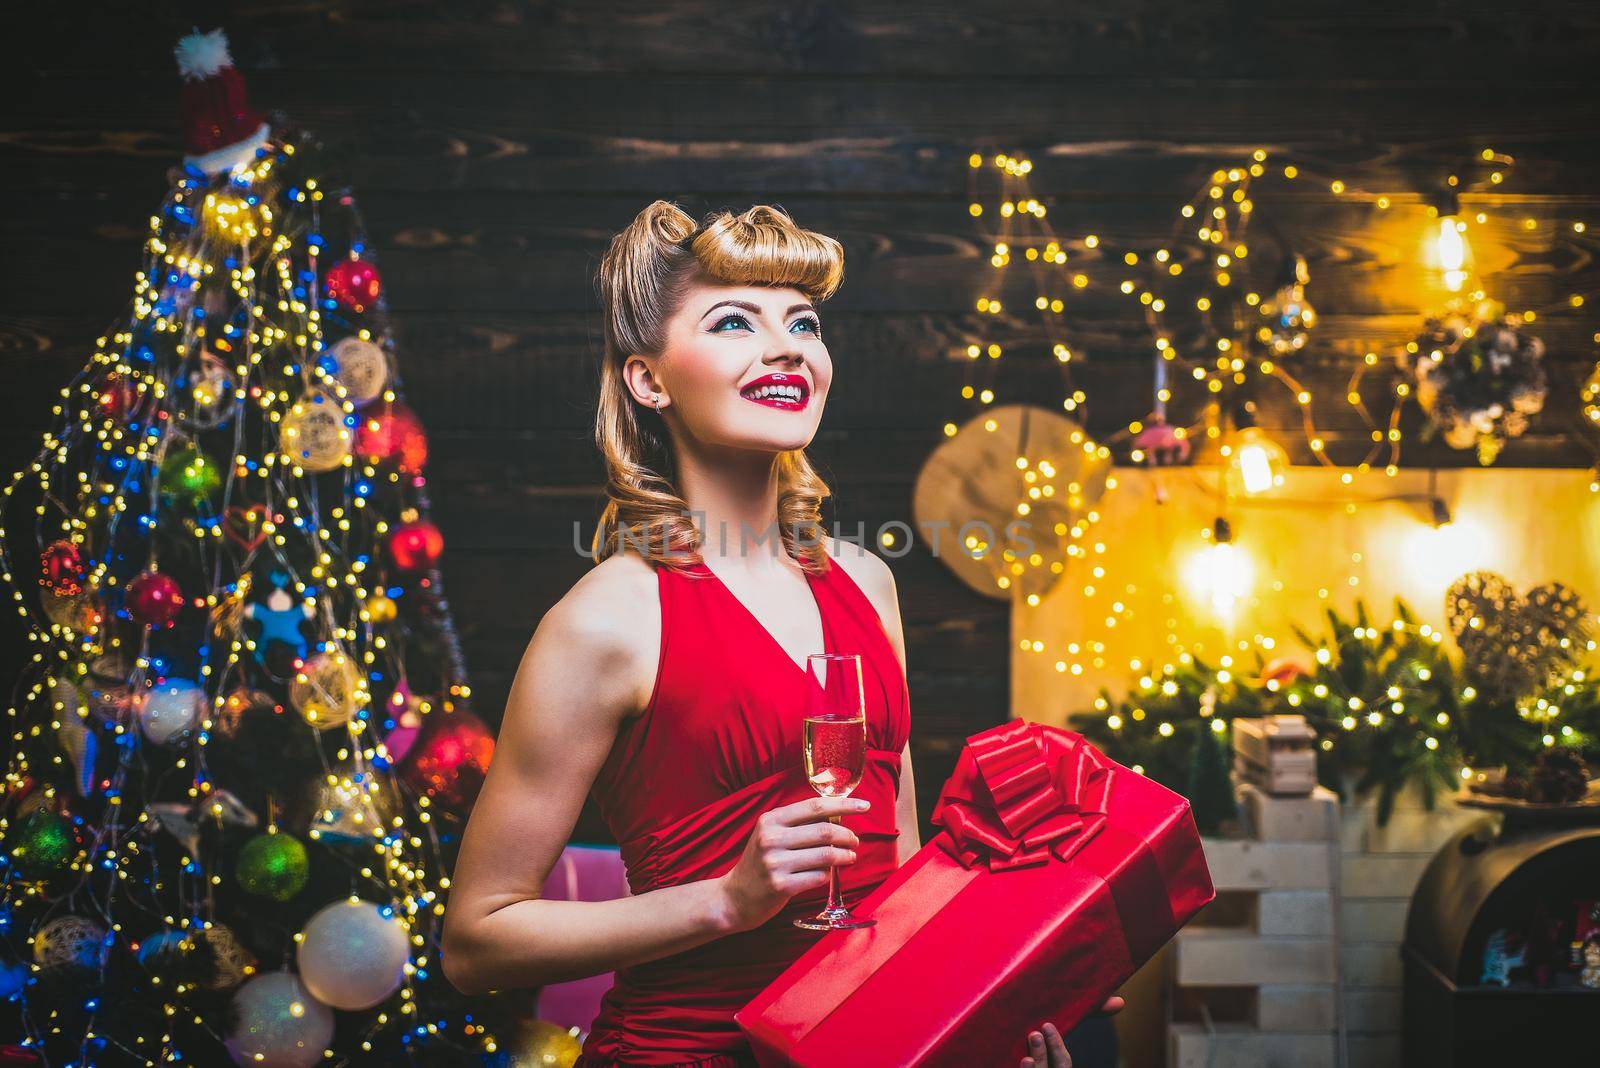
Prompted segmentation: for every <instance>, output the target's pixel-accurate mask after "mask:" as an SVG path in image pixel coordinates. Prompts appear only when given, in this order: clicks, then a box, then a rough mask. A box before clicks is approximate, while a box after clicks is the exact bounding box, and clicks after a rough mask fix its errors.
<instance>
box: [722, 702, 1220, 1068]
mask: <svg viewBox="0 0 1600 1068" xmlns="http://www.w3.org/2000/svg"><path fill="white" fill-rule="evenodd" d="M932 820H933V822H934V823H935V824H937V825H939V826H940V827H942V828H943V829H942V830H941V831H940V832H939V833H938V834H937V835H936V836H935V837H934V839H933V840H932V841H931V842H929V843H928V844H927V845H926V846H924V847H923V848H922V849H921V850H920V851H919V852H918V853H917V854H916V855H915V856H913V857H912V858H911V859H910V860H908V861H906V863H904V864H902V865H901V866H900V867H899V868H898V869H896V871H895V872H894V873H893V874H892V875H890V876H889V877H888V878H887V879H885V880H884V881H883V882H882V883H880V884H879V885H878V886H877V887H876V888H875V889H874V890H873V891H872V892H871V893H869V894H868V895H867V896H866V897H865V898H863V899H862V900H861V901H860V902H859V903H852V905H851V907H852V910H853V911H854V912H855V913H856V914H857V915H858V916H870V917H872V918H873V919H874V920H876V921H877V922H876V923H875V924H874V925H873V926H871V927H863V928H857V929H854V930H848V931H829V932H826V933H824V934H821V935H819V936H818V939H817V942H816V944H815V945H813V946H811V947H810V948H809V949H808V950H806V952H805V953H804V954H802V955H801V956H800V958H799V959H798V960H796V961H795V962H794V964H792V965H791V966H790V967H789V968H788V969H786V970H785V971H784V972H783V973H782V974H781V975H779V976H778V978H777V979H776V980H774V981H773V982H772V984H771V985H769V986H768V987H767V988H766V989H764V990H763V991H762V992H761V993H760V994H759V995H757V996H756V997H755V998H754V999H753V1000H752V1001H751V1002H750V1003H749V1004H748V1005H746V1006H745V1007H744V1008H742V1009H740V1010H739V1012H738V1013H736V1014H735V1017H734V1018H735V1019H736V1020H737V1021H738V1023H739V1025H740V1026H741V1027H742V1028H743V1029H744V1031H745V1034H746V1035H747V1036H748V1037H749V1039H750V1043H751V1046H752V1047H753V1049H754V1050H755V1053H756V1057H757V1060H759V1061H760V1063H761V1064H762V1065H763V1066H772V1065H798V1066H805V1068H820V1066H822V1065H829V1066H832V1065H837V1064H851V1065H861V1066H863V1068H893V1066H899V1065H906V1066H909V1065H918V1066H925V1068H946V1066H948V1068H954V1066H958V1065H959V1066H961V1068H971V1066H974V1065H983V1066H988V1065H1006V1064H1012V1065H1014V1064H1017V1063H1019V1062H1020V1061H1021V1059H1022V1058H1023V1057H1024V1056H1026V1055H1027V1033H1028V1032H1029V1031H1030V1030H1036V1029H1038V1028H1039V1027H1040V1026H1041V1025H1042V1024H1044V1023H1045V1022H1047V1021H1048V1022H1051V1023H1054V1024H1056V1025H1057V1026H1058V1027H1059V1028H1060V1029H1061V1030H1062V1032H1063V1033H1065V1032H1066V1031H1068V1030H1070V1029H1071V1028H1072V1027H1074V1026H1076V1025H1077V1024H1078V1023H1079V1022H1080V1021H1081V1020H1082V1019H1083V1018H1084V1017H1085V1016H1087V1015H1089V1014H1090V1013H1091V1012H1093V1011H1094V1010H1095V1009H1097V1008H1098V1007H1099V1006H1100V1005H1101V1004H1103V1003H1104V1002H1105V999H1106V998H1107V997H1109V996H1110V995H1111V994H1112V993H1113V992H1115V991H1116V990H1117V988H1118V987H1120V986H1121V985H1122V984H1123V983H1124V982H1126V981H1127V979H1128V978H1129V977H1130V976H1131V975H1132V974H1133V973H1134V971H1135V970H1136V969H1137V968H1138V967H1139V966H1140V965H1141V964H1143V963H1144V962H1145V961H1146V960H1148V959H1149V958H1150V957H1151V956H1153V955H1154V954H1155V952H1156V951H1157V950H1158V949H1160V948H1161V946H1162V945H1164V944H1165V943H1166V942H1167V940H1168V939H1170V938H1171V937H1172V936H1173V935H1174V934H1176V933H1177V931H1178V929H1179V928H1180V927H1182V926H1183V924H1185V923H1186V922H1188V920H1189V919H1190V918H1191V917H1192V916H1193V915H1194V914H1195V913H1196V912H1198V911H1199V910H1200V908H1201V907H1202V906H1204V905H1205V904H1206V903H1207V902H1209V901H1210V900H1211V899H1212V898H1213V897H1214V896H1216V895H1215V891H1214V890H1213V889H1212V886H1211V875H1210V872H1209V871H1208V870H1207V868H1206V862H1205V856H1204V854H1203V853H1202V852H1201V848H1200V835H1199V832H1198V831H1196V829H1195V824H1194V819H1193V817H1192V816H1191V815H1190V813H1189V804H1188V802H1187V801H1185V800H1184V799H1183V798H1182V797H1179V796H1178V795H1177V794H1175V793H1173V792H1172V791H1170V790H1168V789H1166V788H1165V787H1163V786H1161V785H1160V784H1158V783H1156V782H1153V781H1152V780H1150V779H1147V778H1146V777H1144V776H1143V775H1140V774H1139V773H1137V772H1134V771H1130V770H1129V769H1127V768H1125V767H1123V766H1121V765H1120V764H1117V763H1115V762H1114V761H1112V760H1111V759H1109V758H1108V757H1106V756H1105V755H1104V754H1103V753H1101V752H1100V751H1099V750H1097V749H1095V748H1094V747H1093V746H1091V745H1090V744H1089V743H1088V742H1086V741H1084V739H1083V737H1082V736H1081V735H1079V734H1075V733H1073V732H1071V731H1064V730H1059V729H1057V728H1054V727H1047V726H1044V725H1043V724H1038V723H1029V722H1027V721H1025V720H1012V721H1011V722H1009V723H1006V724H1003V725H1001V726H998V727H994V728H991V729H990V730H986V731H983V732H981V733H979V734H975V735H973V736H972V737H970V738H968V739H967V742H966V745H965V747H964V748H963V750H962V753H961V756H960V759H959V761H958V762H957V764H956V770H955V773H954V774H953V775H951V777H950V780H949V781H948V782H947V783H945V786H944V790H943V791H942V792H941V794H940V797H939V803H938V805H937V806H936V807H935V808H934V811H933V815H932Z"/></svg>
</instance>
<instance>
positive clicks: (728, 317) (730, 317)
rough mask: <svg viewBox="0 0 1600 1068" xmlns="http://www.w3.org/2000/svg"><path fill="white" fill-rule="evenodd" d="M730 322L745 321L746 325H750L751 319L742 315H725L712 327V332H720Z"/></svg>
mask: <svg viewBox="0 0 1600 1068" xmlns="http://www.w3.org/2000/svg"><path fill="white" fill-rule="evenodd" d="M728 323H744V325H745V326H747V327H748V326H749V325H750V323H749V321H748V320H746V319H745V317H744V316H742V315H724V316H723V317H722V318H720V319H718V320H717V323H716V325H715V326H713V327H712V328H711V332H712V333H713V334H715V333H719V332H720V331H721V330H722V328H723V327H724V326H725V325H727V324H728Z"/></svg>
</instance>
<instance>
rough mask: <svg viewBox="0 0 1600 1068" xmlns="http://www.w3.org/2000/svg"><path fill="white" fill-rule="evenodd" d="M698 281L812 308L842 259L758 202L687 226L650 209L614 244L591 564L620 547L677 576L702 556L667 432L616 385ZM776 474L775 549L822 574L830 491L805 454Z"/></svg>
mask: <svg viewBox="0 0 1600 1068" xmlns="http://www.w3.org/2000/svg"><path fill="white" fill-rule="evenodd" d="M696 277H700V278H708V279H711V280H713V281H717V282H722V283H725V284H728V285H781V286H793V287H795V288H796V289H799V290H800V291H801V292H803V293H805V294H806V296H807V297H808V298H810V300H811V301H812V302H813V303H821V302H822V301H824V300H826V299H828V298H829V297H830V296H832V295H833V293H834V291H835V290H837V289H838V288H839V283H840V282H841V281H842V280H843V278H844V250H843V248H842V246H841V245H840V244H839V242H838V241H835V240H834V239H833V238H831V237H827V236H825V235H823V234H819V233H815V232H813V231H810V230H803V229H801V228H800V227H798V226H796V225H795V223H794V221H793V220H792V219H790V218H789V216H788V215H787V214H786V213H785V212H784V211H783V210H782V209H781V208H777V207H772V206H769V205H765V204H758V205H756V206H754V207H752V208H750V209H749V210H747V211H744V212H741V213H740V214H737V215H735V214H734V213H732V212H729V211H721V212H713V213H712V214H710V215H708V216H706V218H705V220H704V221H703V222H700V223H696V222H695V221H694V219H693V218H692V217H690V216H689V215H688V214H687V213H686V212H684V211H683V210H682V209H681V208H679V207H678V206H677V205H676V204H672V203H670V202H668V201H665V200H657V201H655V202H654V203H652V204H650V205H649V206H648V207H646V208H645V209H644V210H643V211H641V212H640V213H639V214H638V216H637V217H635V218H634V220H633V222H631V223H629V224H628V226H627V227H626V228H625V229H623V230H622V232H620V233H618V234H617V235H616V236H615V237H613V238H612V239H611V244H610V247H609V248H608V249H607V250H606V254H605V257H604V259H603V260H602V261H601V263H600V273H599V278H598V282H599V287H600V302H601V312H602V316H603V319H604V329H605V349H604V352H603V354H602V356H601V367H600V396H599V405H598V408H597V410H596V412H595V425H594V436H595V444H596V445H598V446H599V448H600V452H601V455H602V456H603V457H604V459H605V465H606V498H607V503H606V506H605V510H604V511H603V512H602V513H601V515H600V526H599V529H598V530H596V531H595V535H594V542H593V551H594V554H595V559H596V560H604V559H605V558H606V557H608V556H611V555H613V554H614V553H616V552H618V551H620V550H621V548H622V546H623V543H624V542H626V543H627V544H628V545H630V546H632V547H634V548H636V549H637V550H638V551H639V552H640V553H641V555H643V556H645V557H646V558H647V559H649V560H650V561H651V562H652V563H655V564H660V565H666V566H669V567H681V566H683V565H684V564H685V563H686V562H687V561H694V562H699V561H700V559H701V557H700V551H699V550H700V538H701V532H700V531H699V529H698V528H697V527H696V526H695V523H694V520H693V517H692V516H690V514H689V507H688V505H687V503H686V502H685V501H684V500H683V498H682V497H681V496H680V495H679V492H678V489H677V487H676V486H675V484H674V479H675V477H676V465H675V462H674V458H673V455H672V442H671V439H670V438H669V436H668V433H667V428H666V424H665V422H664V421H663V420H662V417H661V414H660V413H659V412H657V411H655V410H654V409H652V408H650V407H647V406H645V405H641V404H639V403H638V402H637V401H635V400H634V398H633V396H632V394H630V393H629V392H628V389H627V386H626V384H625V383H624V381H623V377H622V368H623V365H624V364H625V363H626V362H627V360H628V357H629V356H631V355H634V354H636V353H640V354H651V355H655V354H659V353H660V352H661V351H662V350H663V349H664V348H665V345H666V330H667V320H668V319H669V318H670V317H671V316H672V314H673V313H674V312H675V311H676V310H677V309H678V308H679V306H680V305H681V304H682V301H683V298H684V295H685V293H686V292H687V289H688V286H689V283H690V282H691V281H693V280H694V279H695V278H696ZM777 469H778V515H777V521H778V530H779V535H780V537H781V538H782V541H783V547H784V551H785V552H787V553H788V554H789V555H790V556H791V557H793V558H794V559H796V560H798V561H799V562H800V563H801V565H802V566H803V567H805V568H806V569H807V570H812V571H819V572H820V571H826V570H827V568H828V567H829V566H830V565H829V562H828V559H827V551H826V549H825V548H824V547H823V542H822V535H823V531H822V502H823V500H824V499H826V498H827V497H829V496H830V495H831V492H832V491H830V490H829V488H828V485H827V483H826V482H824V481H823V480H822V477H821V476H820V475H818V474H817V472H816V471H815V470H814V469H813V468H812V466H811V461H810V460H809V459H808V458H807V457H806V454H805V450H804V449H789V450H785V451H784V452H782V453H780V454H779V456H778V460H777Z"/></svg>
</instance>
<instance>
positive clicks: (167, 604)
mask: <svg viewBox="0 0 1600 1068" xmlns="http://www.w3.org/2000/svg"><path fill="white" fill-rule="evenodd" d="M178 58H179V65H180V69H181V71H182V73H183V74H184V76H185V79H186V81H185V83H184V87H183V95H182V99H181V113H182V118H183V122H184V125H185V131H186V135H187V139H188V142H189V147H190V149H191V150H192V154H191V155H190V156H188V157H187V158H186V159H185V161H184V166H183V167H182V168H181V170H177V171H174V175H173V182H172V188H171V191H170V194H169V195H168V196H167V198H166V199H165V201H164V202H163V203H162V205H161V206H160V208H159V209H158V210H157V211H156V212H155V214H154V216H153V217H152V219H151V229H150V236H149V239H148V241H147V243H146V245H145V256H144V265H143V268H142V269H141V270H140V271H139V272H138V273H137V275H136V278H135V282H134V291H133V298H132V302H131V308H130V309H129V311H128V312H127V313H126V315H125V316H124V317H123V318H122V320H121V321H119V322H118V323H117V324H116V326H115V327H114V329H113V330H111V331H110V332H109V333H108V334H107V335H106V336H105V337H103V338H101V339H100V340H99V342H98V345H97V351H95V352H94V354H93V357H92V358H91V359H90V360H89V361H88V362H87V363H86V365H85V366H84V367H83V369H82V370H81V371H80V372H79V373H78V374H77V375H76V377H74V378H73V380H72V381H71V382H70V383H69V384H68V385H67V386H66V387H65V388H64V389H63V390H62V391H61V399H60V402H59V404H58V405H57V406H56V407H55V409H54V413H53V419H52V425H51V428H50V429H49V430H48V431H47V432H46V433H45V435H44V441H43V445H42V447H41V448H40V450H39V452H38V455H37V457H36V458H35V459H34V461H33V462H32V464H31V465H30V466H28V467H27V468H25V469H24V470H22V471H19V472H18V473H17V474H16V476H15V477H14V478H13V479H12V480H11V481H10V483H9V484H8V485H7V486H6V487H5V491H4V497H3V498H0V504H3V511H0V577H3V578H4V579H5V580H6V582H7V583H8V584H9V588H10V589H11V591H12V596H13V598H14V604H15V606H16V608H17V610H18V611H19V612H20V613H21V614H22V616H23V617H24V620H25V622H26V624H27V627H28V630H29V635H28V637H29V648H28V650H27V652H26V655H27V656H28V657H29V658H30V662H29V664H28V665H27V667H26V669H25V671H24V675H23V677H22V678H21V679H20V680H18V682H17V685H16V687H15V689H14V691H13V703H12V704H11V707H10V708H9V709H8V710H7V714H8V716H9V720H10V723H9V725H10V735H11V752H10V757H9V761H8V766H7V772H6V779H5V783H4V794H3V797H0V804H3V807H0V832H3V835H4V851H3V855H0V878H3V880H4V885H3V897H0V934H3V939H0V988H3V989H4V991H5V995H6V1002H5V1003H4V1004H0V1035H4V1036H6V1037H8V1038H11V1037H12V1036H15V1038H14V1039H13V1041H14V1042H15V1043H16V1045H14V1046H12V1047H9V1049H8V1051H7V1053H8V1055H10V1056H12V1057H15V1058H17V1059H16V1060H7V1061H6V1063H19V1064H20V1063H40V1064H50V1065H91V1064H93V1065H123V1064H127V1065H156V1064H168V1063H182V1064H198V1065H213V1064H220V1065H226V1064H229V1063H230V1062H231V1063H238V1064H241V1065H242V1064H252V1065H265V1066H277V1065H312V1064H317V1065H321V1064H325V1063H326V1064H335V1065H343V1064H373V1065H395V1064H483V1063H486V1062H493V1061H495V1060H499V1059H503V1057H504V1054H503V1052H497V1050H498V1047H497V1043H496V1039H495V1035H494V1027H495V1026H496V1024H497V1021H496V1020H493V1019H490V1018H489V1015H486V1014H487V1013H489V1012H491V1010H492V1009H493V1005H492V1004H491V1003H488V1002H485V1001H482V1000H480V1001H478V1002H469V1001H467V1000H466V999H463V998H461V997H460V995H459V994H458V993H457V992H456V991H455V990H454V988H453V987H451V986H450V984H449V983H448V982H447V981H446V980H445V978H444V976H443V973H442V970H441V969H440V967H439V931H440V927H441V922H442V915H443V911H444V901H443V892H444V890H445V888H446V887H447V886H448V881H447V879H446V874H447V873H448V872H449V870H450V866H451V865H452V864H453V861H454V857H453V850H454V847H455V844H456V843H457V841H458V840H459V836H460V830H461V827H462V825H463V823H464V820H465V815H466V813H467V811H468V810H469V809H470V806H471V803H472V800H473V797H474V796H475V792H476V788H477V786H478V785H479V784H480V783H481V779H482V775H483V772H484V771H486V770H487V767H488V762H489V757H490V755H491V753H492V750H493V740H492V737H491V735H490V733H489V732H488V731H487V729H486V728H485V727H484V725H483V724H482V723H481V722H480V721H479V720H478V719H476V718H475V717H474V716H473V714H472V713H471V711H470V709H469V708H468V703H469V698H470V689H469V687H468V684H467V679H466V674H465V671H464V667H463V663H462V658H461V654H460V648H459V644H458V641H457V639H456V636H455V632H454V628H453V625H452V623H451V618H450V612H449V607H448V605H447V603H446V601H445V598H444V590H443V587H442V584H441V580H440V575H439V571H438V567H437V564H438V561H439V556H440V552H441V549H442V539H441V536H440V534H439V530H438V528H437V527H436V526H435V525H434V524H433V523H432V522H431V521H430V519H429V503H428V498H427V494H426V480H425V478H424V475H423V468H424V464H425V461H426V457H427V437H426V435H425V433H424V430H423V428H422V425H421V424H420V422H419V421H418V420H417V418H416V417H415V416H414V415H413V414H412V413H411V411H410V410H409V409H408V408H407V407H406V405H405V403H404V400H403V396H402V389H401V381H400V376H399V373H398V365H397V363H396V361H395V353H394V346H393V337H392V334H391V332H390V327H389V323H388V316H387V311H386V305H385V299H384V285H383V281H382V277H381V275H380V274H379V271H378V265H377V262H376V260H375V258H374V256H373V253H372V251H371V249H369V247H368V246H367V243H366V241H365V238H364V237H363V229H362V223H361V218H360V215H359V213H358V211H357V207H356V203H355V201H354V199H353V197H352V196H351V195H350V194H349V193H348V192H347V191H343V190H339V189H333V188H325V187H324V185H323V184H322V177H323V176H321V175H319V173H318V168H317V164H316V162H315V157H316V156H317V154H318V153H317V151H316V146H315V145H314V144H313V143H312V142H311V141H310V139H308V138H305V137H302V136H299V135H295V136H293V137H291V136H289V135H288V134H286V133H284V132H283V131H282V129H281V127H282V124H281V123H276V124H274V123H269V122H267V121H264V120H263V119H262V117H261V116H260V115H258V114H257V113H256V112H254V111H253V110H251V108H250V105H249V103H248V101H247V99H246V94H245V90H244V85H243V83H242V81H241V79H240V77H239V75H238V73H237V71H235V70H234V68H233V66H232V64H231V62H230V60H229V57H228V54H227V45H226V41H225V40H224V39H223V37H222V35H221V33H220V32H216V33H212V34H196V35H195V36H193V37H189V38H185V39H184V41H183V42H182V43H180V45H179V48H178Z"/></svg>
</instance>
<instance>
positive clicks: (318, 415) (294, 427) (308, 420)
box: [278, 389, 354, 473]
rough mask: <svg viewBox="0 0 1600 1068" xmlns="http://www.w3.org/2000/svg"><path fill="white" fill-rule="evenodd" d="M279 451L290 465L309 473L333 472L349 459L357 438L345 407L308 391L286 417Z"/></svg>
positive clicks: (329, 397)
mask: <svg viewBox="0 0 1600 1068" xmlns="http://www.w3.org/2000/svg"><path fill="white" fill-rule="evenodd" d="M278 436H279V447H280V448H282V449H283V453H284V455H285V456H286V457H288V459H289V461H290V462H291V463H295V464H298V465H300V466H301V467H303V468H305V469H306V470H307V471H313V472H318V473H320V472H323V471H332V470H333V469H334V468H336V467H340V466H342V465H343V464H344V462H345V460H347V459H349V457H350V445H351V442H352V440H353V437H354V435H352V434H351V432H350V426H349V423H348V422H347V420H346V418H345V413H344V407H343V405H341V404H340V403H339V401H338V400H336V399H335V398H334V397H333V396H332V395H331V394H328V393H324V392H323V391H322V390H320V389H313V390H308V391H307V392H306V393H304V394H302V395H301V397H300V399H299V400H297V401H295V402H294V405H293V406H292V407H290V409H289V411H288V412H286V413H285V414H284V417H283V420H282V422H281V423H280V424H279V428H278Z"/></svg>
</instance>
